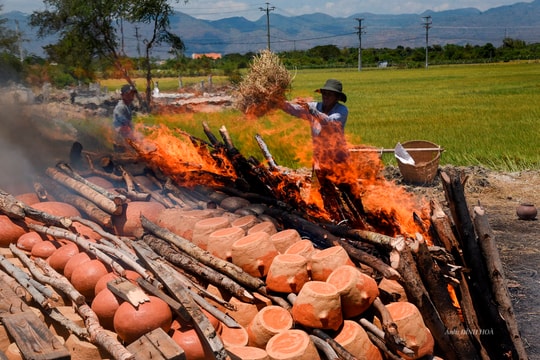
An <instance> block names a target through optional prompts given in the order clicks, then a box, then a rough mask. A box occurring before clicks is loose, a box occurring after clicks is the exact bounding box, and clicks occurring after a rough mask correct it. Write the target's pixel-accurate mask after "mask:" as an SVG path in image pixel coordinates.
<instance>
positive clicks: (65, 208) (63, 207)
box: [29, 201, 81, 222]
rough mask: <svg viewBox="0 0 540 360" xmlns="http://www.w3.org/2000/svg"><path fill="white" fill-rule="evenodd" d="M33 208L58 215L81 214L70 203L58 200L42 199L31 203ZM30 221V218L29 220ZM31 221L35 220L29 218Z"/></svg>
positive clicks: (70, 215)
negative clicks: (42, 200)
mask: <svg viewBox="0 0 540 360" xmlns="http://www.w3.org/2000/svg"><path fill="white" fill-rule="evenodd" d="M32 207H33V208H34V209H37V210H40V211H44V212H46V213H48V214H51V215H56V216H60V217H63V216H65V217H72V216H81V213H80V212H79V210H77V208H76V207H75V206H73V205H71V204H68V203H65V202H60V201H44V202H40V203H35V204H33V205H32ZM29 221H30V220H29ZM31 221H32V222H37V221H35V220H31Z"/></svg>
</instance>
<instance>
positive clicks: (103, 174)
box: [85, 154, 123, 182]
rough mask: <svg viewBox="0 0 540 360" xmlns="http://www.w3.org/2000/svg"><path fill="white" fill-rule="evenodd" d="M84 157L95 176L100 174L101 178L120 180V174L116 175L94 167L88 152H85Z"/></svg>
mask: <svg viewBox="0 0 540 360" xmlns="http://www.w3.org/2000/svg"><path fill="white" fill-rule="evenodd" d="M85 158H86V160H87V162H88V167H89V168H90V172H91V173H92V174H94V175H96V176H100V177H102V178H105V179H108V180H112V181H114V182H120V181H122V180H123V179H122V176H120V175H117V174H115V173H113V172H107V171H103V170H100V169H96V167H95V166H94V161H93V160H92V157H91V156H90V155H89V154H85Z"/></svg>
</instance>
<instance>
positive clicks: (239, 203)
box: [219, 196, 250, 212]
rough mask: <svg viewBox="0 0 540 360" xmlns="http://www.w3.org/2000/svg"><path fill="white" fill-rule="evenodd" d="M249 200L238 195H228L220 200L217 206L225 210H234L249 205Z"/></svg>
mask: <svg viewBox="0 0 540 360" xmlns="http://www.w3.org/2000/svg"><path fill="white" fill-rule="evenodd" d="M249 205H250V202H249V201H248V200H246V199H244V198H241V197H238V196H229V197H226V198H224V199H223V200H221V202H220V203H219V206H220V207H221V208H223V209H225V210H227V211H230V212H235V211H236V210H238V209H240V208H243V207H246V206H249Z"/></svg>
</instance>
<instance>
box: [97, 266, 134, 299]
mask: <svg viewBox="0 0 540 360" xmlns="http://www.w3.org/2000/svg"><path fill="white" fill-rule="evenodd" d="M124 277H125V278H126V279H128V280H129V281H131V282H132V283H133V284H136V283H137V279H138V278H140V277H141V275H140V274H139V273H137V272H135V271H133V270H126V274H125V276H124ZM119 278H120V275H118V274H115V273H113V272H109V273H107V274H105V275H103V276H102V277H100V278H99V280H98V281H97V283H96V286H95V288H94V293H95V294H96V295H97V294H99V293H100V291H101V290H103V289H105V288H107V283H108V282H109V281H111V280H114V279H119Z"/></svg>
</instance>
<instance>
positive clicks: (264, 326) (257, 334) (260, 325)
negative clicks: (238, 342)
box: [247, 305, 293, 349]
mask: <svg viewBox="0 0 540 360" xmlns="http://www.w3.org/2000/svg"><path fill="white" fill-rule="evenodd" d="M292 326H293V319H292V316H291V314H290V313H289V311H287V310H286V309H284V308H282V307H281V306H276V305H271V306H266V307H264V308H262V309H261V311H259V312H258V313H257V315H255V317H254V318H253V320H252V321H251V323H250V324H249V326H248V327H247V333H248V337H249V342H248V345H250V346H255V347H259V348H261V349H264V348H265V347H266V343H268V340H270V339H271V338H272V336H274V335H276V334H278V333H280V332H282V331H285V330H289V329H291V328H292Z"/></svg>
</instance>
